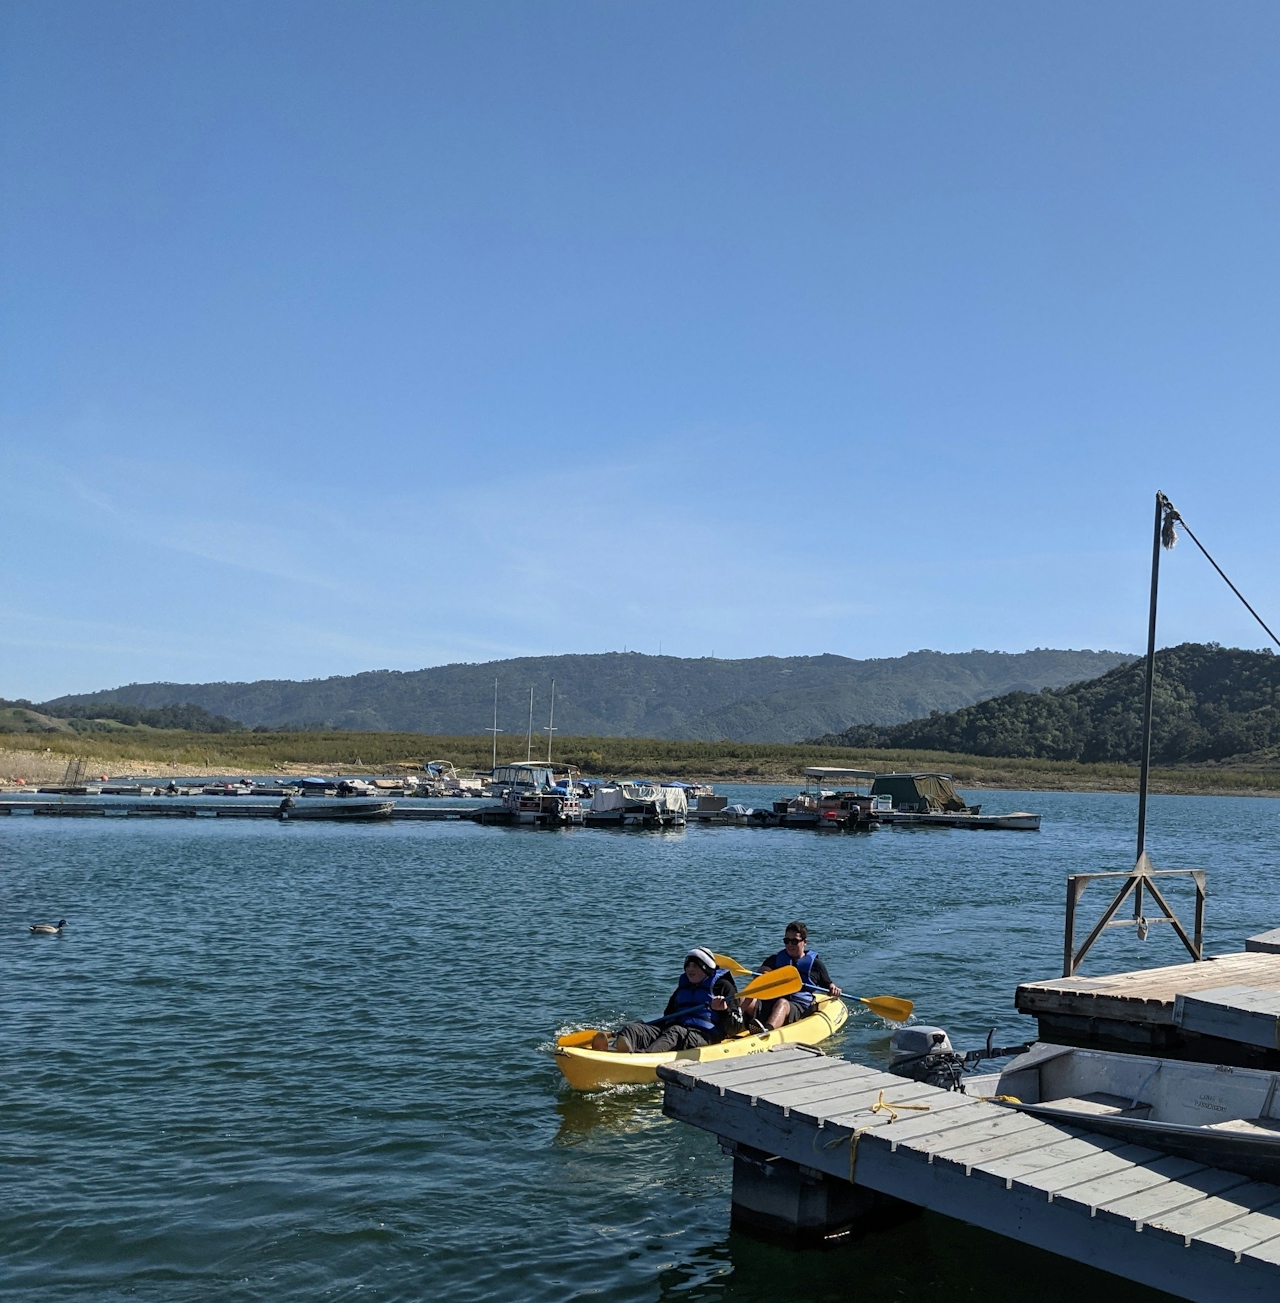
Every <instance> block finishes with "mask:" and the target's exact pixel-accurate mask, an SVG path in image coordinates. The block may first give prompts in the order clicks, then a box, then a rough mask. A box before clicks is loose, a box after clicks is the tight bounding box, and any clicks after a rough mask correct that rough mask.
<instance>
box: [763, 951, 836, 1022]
mask: <svg viewBox="0 0 1280 1303" xmlns="http://www.w3.org/2000/svg"><path fill="white" fill-rule="evenodd" d="M817 957H818V952H817V951H816V950H807V951H805V955H804V958H803V959H801V960H800V961H799V962H797V961H796V960H794V959H791V958H789V957H788V955H787V952H786V951H785V950H779V951H778V953H777V954H776V955H774V957H773V966H774V968H775V969H777V968H795V969H798V970H799V972H800V980H801V981H802V982H803V983H804V985H803V986H802V987H801V988H800V990H798V991H797V992H796V993H795V995H789V996H787V999H788V1000H790V1001H791V1003H792V1004H798V1005H800V1007H801V1008H804V1009H807V1008H808V1007H809V1006H810V1005H811V1004H812V1003H813V993H814V992H815V991H821V990H824V989H825V988H824V987H821V986H816V985H815V984H814V983H813V982H811V981H810V980H809V973H810V972H811V971H812V969H813V961H814V960H815V959H817Z"/></svg>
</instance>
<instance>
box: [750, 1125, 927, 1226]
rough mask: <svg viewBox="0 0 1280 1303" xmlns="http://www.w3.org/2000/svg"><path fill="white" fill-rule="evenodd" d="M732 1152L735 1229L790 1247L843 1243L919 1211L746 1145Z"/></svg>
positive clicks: (908, 1205) (835, 1177)
mask: <svg viewBox="0 0 1280 1303" xmlns="http://www.w3.org/2000/svg"><path fill="white" fill-rule="evenodd" d="M724 1147H725V1148H729V1147H730V1146H729V1145H725V1146H724ZM732 1152H733V1210H732V1223H733V1225H734V1227H735V1228H737V1229H738V1230H743V1231H746V1232H748V1233H749V1234H753V1235H758V1236H760V1237H761V1238H764V1239H768V1240H772V1241H774V1242H775V1243H782V1244H785V1245H787V1246H788V1247H790V1248H821V1247H823V1246H830V1245H833V1244H838V1243H839V1242H840V1241H842V1240H844V1239H847V1238H848V1237H849V1236H850V1235H851V1234H853V1233H854V1232H855V1231H857V1230H859V1229H862V1228H864V1227H865V1226H866V1225H867V1224H868V1222H869V1221H871V1220H872V1219H874V1220H875V1221H877V1222H879V1221H881V1220H884V1219H885V1217H886V1215H887V1216H889V1217H890V1218H891V1219H894V1220H896V1219H897V1218H898V1217H900V1216H902V1215H904V1214H912V1213H914V1212H916V1211H918V1210H917V1209H915V1208H914V1207H913V1206H912V1205H911V1204H904V1203H902V1202H901V1201H900V1200H897V1199H890V1198H889V1197H888V1196H886V1195H878V1194H875V1193H874V1192H873V1191H871V1190H864V1189H863V1188H862V1187H861V1186H856V1185H854V1184H853V1183H852V1182H851V1181H843V1180H841V1179H840V1178H839V1177H837V1176H829V1175H827V1174H826V1173H823V1172H819V1171H817V1170H815V1169H813V1168H809V1167H802V1166H801V1165H800V1164H799V1163H793V1162H792V1161H790V1160H789V1159H786V1158H780V1157H778V1156H777V1155H776V1154H768V1153H765V1152H764V1151H763V1150H755V1149H752V1148H750V1147H749V1146H747V1145H743V1144H733V1145H732ZM890 1206H892V1207H890Z"/></svg>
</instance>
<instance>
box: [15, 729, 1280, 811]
mask: <svg viewBox="0 0 1280 1303" xmlns="http://www.w3.org/2000/svg"><path fill="white" fill-rule="evenodd" d="M491 745H492V744H491V743H490V741H489V739H488V738H483V737H431V736H428V735H425V734H421V733H210V734H204V733H184V732H165V731H161V730H156V729H129V730H121V731H119V732H112V733H97V734H95V733H91V734H65V733H57V734H52V733H45V734H31V733H23V734H0V781H7V782H9V783H12V782H14V781H15V780H17V779H19V778H22V779H25V780H26V782H27V783H28V784H41V783H46V784H47V783H51V782H57V781H59V780H60V779H61V778H62V777H63V775H64V773H65V772H66V767H67V762H68V761H69V760H70V759H72V758H76V757H80V758H83V759H84V760H85V762H86V767H87V772H88V773H89V774H90V775H91V776H92V777H94V778H97V777H98V776H99V775H101V774H110V775H112V776H116V775H126V774H129V775H142V774H148V775H152V776H155V777H159V778H178V777H183V776H189V775H199V774H210V773H216V774H226V775H229V776H237V777H238V776H243V775H251V774H260V775H275V776H279V775H285V774H287V775H297V774H307V773H317V774H319V773H381V772H385V771H388V770H393V769H395V768H396V767H397V766H403V765H414V766H417V765H421V764H423V763H424V762H426V761H428V760H448V761H452V762H453V763H454V764H455V765H457V766H458V768H459V769H463V770H471V769H486V770H487V769H488V768H489V764H490V760H491V757H492V751H491V749H490V748H491ZM524 758H525V752H524V748H523V746H518V745H513V744H512V742H511V740H509V739H501V740H500V741H499V744H498V760H499V763H501V762H503V761H511V760H523V759H524ZM555 758H556V761H557V763H560V764H573V765H576V766H578V768H579V769H581V770H582V771H583V772H584V773H587V774H594V775H600V776H611V775H630V776H639V775H644V776H646V777H650V778H682V779H688V780H694V779H699V780H704V781H711V782H731V781H737V782H754V783H770V782H775V783H798V782H799V781H801V778H802V774H803V771H804V768H805V766H806V765H837V766H841V767H844V768H852V769H858V768H862V769H874V770H879V771H881V772H884V771H887V770H893V769H906V770H928V769H932V770H942V771H943V772H945V773H949V774H952V775H954V777H955V779H956V781H957V782H958V783H959V784H960V785H961V786H963V787H967V788H982V787H993V788H997V787H1003V788H1014V789H1022V790H1042V791H1099V792H1130V791H1135V790H1136V789H1137V782H1138V768H1137V766H1136V765H1119V764H1102V765H1084V764H1076V763H1072V762H1067V761H1057V760H1003V759H993V758H991V757H986V756H961V755H952V754H947V753H942V752H930V751H854V750H849V749H844V748H840V747H814V746H806V745H797V746H786V745H781V744H772V743H753V742H667V741H662V740H654V739H647V738H592V737H585V738H582V737H565V738H560V739H558V740H557V741H556V747H555ZM1152 790H1153V791H1156V792H1183V793H1204V794H1215V793H1216V794H1220V795H1229V794H1242V795H1275V794H1280V768H1273V767H1265V766H1258V767H1251V766H1245V765H1242V766H1231V765H1218V766H1213V765H1197V766H1191V765H1188V766H1184V767H1180V768H1164V769H1156V770H1154V771H1153V773H1152Z"/></svg>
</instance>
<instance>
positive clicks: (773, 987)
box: [556, 964, 804, 1049]
mask: <svg viewBox="0 0 1280 1303" xmlns="http://www.w3.org/2000/svg"><path fill="white" fill-rule="evenodd" d="M722 966H723V965H722ZM803 985H804V983H803V982H802V981H801V980H800V971H799V969H797V968H794V967H793V966H792V965H790V964H787V965H786V966H785V967H783V968H775V969H773V970H772V971H770V972H768V973H761V974H760V976H759V977H757V978H756V979H755V980H754V981H751V982H748V983H747V984H746V986H744V987H743V988H742V990H741V991H739V992H738V998H739V999H742V998H743V997H744V996H751V997H754V998H755V999H757V1000H777V999H779V998H780V997H782V996H784V995H794V994H795V993H796V992H797V991H798V990H799V989H800V988H801V987H802V986H803ZM677 1016H678V1015H676V1014H666V1015H664V1017H665V1018H666V1019H670V1018H674V1017H677ZM655 1021H661V1020H655ZM597 1035H599V1032H598V1031H596V1030H595V1029H594V1028H588V1029H587V1030H586V1031H581V1032H566V1033H565V1034H564V1035H563V1036H559V1037H557V1038H556V1044H557V1045H558V1046H561V1047H563V1048H564V1049H571V1048H573V1047H574V1046H578V1047H581V1046H583V1045H590V1044H591V1042H592V1041H593V1040H595V1038H596V1036H597Z"/></svg>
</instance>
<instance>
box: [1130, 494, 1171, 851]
mask: <svg viewBox="0 0 1280 1303" xmlns="http://www.w3.org/2000/svg"><path fill="white" fill-rule="evenodd" d="M1167 504H1168V499H1167V498H1166V497H1165V496H1164V494H1163V493H1160V492H1157V493H1156V524H1155V532H1154V534H1153V536H1152V539H1151V611H1150V614H1149V615H1148V617H1147V685H1146V693H1145V695H1144V697H1143V702H1142V773H1141V776H1140V777H1139V779H1138V855H1137V858H1138V859H1139V860H1140V859H1141V858H1142V854H1143V852H1144V851H1145V850H1146V847H1147V781H1148V779H1149V778H1150V776H1151V694H1152V691H1153V689H1154V687H1155V677H1156V596H1157V594H1158V592H1159V588H1160V529H1161V526H1162V525H1163V524H1164V512H1165V507H1166V505H1167Z"/></svg>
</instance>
